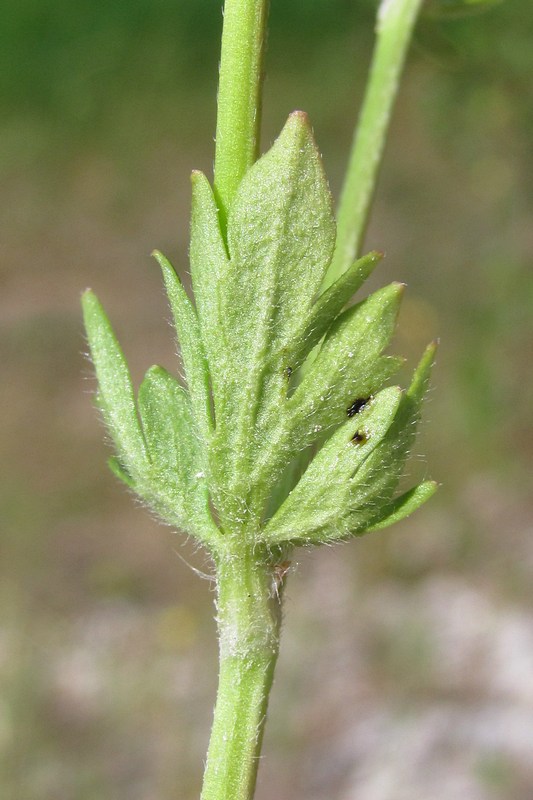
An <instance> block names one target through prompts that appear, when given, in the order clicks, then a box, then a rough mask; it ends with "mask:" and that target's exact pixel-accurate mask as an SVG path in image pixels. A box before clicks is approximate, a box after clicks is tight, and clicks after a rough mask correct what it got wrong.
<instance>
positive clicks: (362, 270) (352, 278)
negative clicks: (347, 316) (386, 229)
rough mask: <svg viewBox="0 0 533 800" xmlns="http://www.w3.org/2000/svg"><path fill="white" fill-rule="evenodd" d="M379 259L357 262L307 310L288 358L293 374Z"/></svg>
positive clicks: (370, 255)
mask: <svg viewBox="0 0 533 800" xmlns="http://www.w3.org/2000/svg"><path fill="white" fill-rule="evenodd" d="M382 258H383V254H382V253H378V252H376V251H373V252H371V253H368V254H367V255H366V256H363V257H362V258H359V259H358V260H357V261H356V262H355V263H354V264H352V266H351V267H350V268H349V269H347V270H346V271H345V272H344V273H343V274H342V275H341V276H340V278H339V279H338V280H337V281H335V283H334V284H333V285H332V286H330V287H329V288H328V289H326V290H325V291H324V292H323V293H322V294H321V295H320V297H319V298H318V299H317V300H316V302H315V303H314V304H313V306H312V308H311V309H310V312H309V318H308V320H307V322H306V324H305V327H304V329H303V333H302V334H301V337H300V342H298V344H297V345H296V347H294V346H293V349H294V351H295V352H294V355H291V356H290V358H291V359H292V360H291V368H292V369H293V370H294V369H295V368H296V367H299V366H300V364H301V363H302V361H303V359H304V358H305V357H306V356H307V355H308V354H309V353H310V352H311V350H312V349H313V348H314V347H315V345H317V344H318V342H319V341H320V339H321V338H322V336H323V335H324V334H325V332H326V331H327V329H328V328H329V327H330V325H331V323H332V322H333V320H334V319H335V318H336V317H337V316H338V315H339V314H340V313H341V311H342V309H343V308H344V306H345V305H346V304H347V303H348V302H349V300H350V299H351V298H352V297H353V295H354V294H355V293H356V292H357V290H358V289H359V288H360V287H361V286H362V285H363V283H364V282H365V281H366V279H367V278H368V276H369V275H370V274H371V273H372V271H373V270H374V268H375V266H376V264H378V263H379V261H381V259H382Z"/></svg>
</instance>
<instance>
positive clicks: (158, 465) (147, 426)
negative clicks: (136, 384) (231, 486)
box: [138, 366, 214, 539]
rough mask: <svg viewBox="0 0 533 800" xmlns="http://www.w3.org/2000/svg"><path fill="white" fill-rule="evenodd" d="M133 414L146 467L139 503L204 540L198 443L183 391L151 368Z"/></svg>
mask: <svg viewBox="0 0 533 800" xmlns="http://www.w3.org/2000/svg"><path fill="white" fill-rule="evenodd" d="M138 403H139V412H140V415H141V421H142V425H143V430H144V434H145V437H146V442H147V446H148V451H149V454H150V458H151V462H152V468H151V470H150V476H149V484H148V486H147V488H146V489H145V491H144V495H145V499H146V500H148V502H150V504H151V505H152V506H153V507H154V508H155V509H156V510H157V511H158V512H159V513H160V514H161V516H163V517H164V518H165V519H166V520H167V521H171V522H173V523H174V524H175V525H178V526H179V527H181V528H183V529H184V530H187V531H194V532H195V533H196V534H197V535H198V538H200V539H202V538H206V536H207V538H208V539H209V534H210V533H211V532H212V529H213V527H214V525H213V523H212V520H211V516H210V513H209V496H208V491H207V485H206V476H205V473H204V471H203V469H202V452H201V442H200V441H199V439H198V433H197V430H196V426H195V424H194V418H193V413H192V409H191V404H190V400H189V397H188V395H187V392H186V391H185V389H184V388H183V387H182V386H181V385H180V384H179V383H178V381H177V380H176V379H175V378H174V377H173V376H172V375H170V374H169V373H168V372H167V371H166V370H165V369H163V368H162V367H158V366H154V367H151V368H150V369H149V370H148V372H147V373H146V375H145V377H144V380H143V382H142V384H141V387H140V389H139V396H138Z"/></svg>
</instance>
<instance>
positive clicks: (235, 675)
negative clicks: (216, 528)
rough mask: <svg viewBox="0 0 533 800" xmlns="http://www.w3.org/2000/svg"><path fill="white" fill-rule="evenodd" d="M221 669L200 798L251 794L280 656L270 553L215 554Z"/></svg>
mask: <svg viewBox="0 0 533 800" xmlns="http://www.w3.org/2000/svg"><path fill="white" fill-rule="evenodd" d="M217 623H218V631H219V639H220V672H219V687H218V694H217V701H216V707H215V715H214V720H213V727H212V730H211V740H210V743H209V751H208V754H207V763H206V769H205V775H204V786H203V790H202V798H201V800H251V799H252V797H253V794H254V789H255V782H256V777H257V768H258V765H259V755H260V750H261V742H262V738H263V729H264V724H265V718H266V710H267V704H268V696H269V692H270V688H271V686H272V680H273V676H274V667H275V664H276V659H277V656H278V649H279V634H280V624H281V601H280V594H279V591H278V587H277V585H276V581H275V569H274V568H273V567H272V566H271V565H269V564H268V560H267V556H266V554H265V556H264V558H262V559H261V558H259V559H258V558H257V557H256V556H254V555H253V553H252V548H251V547H250V548H247V547H246V546H245V545H243V543H237V546H236V548H235V552H233V553H229V554H226V555H224V556H223V557H222V558H218V559H217Z"/></svg>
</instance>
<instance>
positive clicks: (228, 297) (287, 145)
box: [210, 112, 335, 496]
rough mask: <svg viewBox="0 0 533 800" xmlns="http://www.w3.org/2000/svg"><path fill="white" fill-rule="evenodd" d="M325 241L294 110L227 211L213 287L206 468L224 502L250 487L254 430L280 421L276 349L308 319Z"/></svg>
mask: <svg viewBox="0 0 533 800" xmlns="http://www.w3.org/2000/svg"><path fill="white" fill-rule="evenodd" d="M334 239H335V223H334V219H333V213H332V208H331V197H330V194H329V190H328V187H327V182H326V179H325V176H324V173H323V169H322V163H321V160H320V155H319V153H318V150H317V148H316V145H315V143H314V140H313V136H312V132H311V129H310V126H309V123H308V121H307V118H306V116H305V115H304V114H302V113H301V112H296V113H295V114H293V115H291V117H289V120H288V122H287V124H286V125H285V128H284V129H283V131H282V133H281V134H280V136H279V138H278V139H277V141H276V142H275V144H274V145H273V147H272V148H271V149H270V150H269V152H268V153H266V155H264V156H263V157H262V158H260V159H259V161H257V162H256V164H255V165H254V166H253V167H252V168H251V169H250V170H249V172H248V173H247V174H246V175H245V177H244V179H243V181H242V182H241V184H240V186H239V189H238V191H237V193H236V196H235V198H234V201H233V203H232V205H231V208H230V209H229V215H228V250H229V255H230V261H229V264H228V265H227V267H226V268H225V270H224V271H223V273H222V274H221V277H220V281H219V284H218V294H219V312H218V313H219V314H220V318H221V320H222V331H223V334H222V335H221V336H220V338H219V341H218V343H217V344H216V345H215V346H214V348H213V353H212V355H211V356H210V364H211V359H212V360H213V362H214V363H215V364H216V365H221V364H222V365H223V366H222V369H220V368H219V371H220V372H221V379H220V380H218V383H217V385H216V386H215V392H214V395H215V396H214V403H215V415H216V437H215V450H216V454H215V458H214V463H215V464H216V465H217V466H218V470H217V474H218V476H219V479H220V482H222V483H224V482H225V484H226V485H225V487H224V494H225V495H226V496H229V495H242V493H243V492H245V491H246V487H248V486H249V476H250V470H251V465H252V463H253V462H254V460H255V452H254V450H255V444H254V443H257V442H258V438H257V436H256V435H255V429H256V427H257V425H259V427H261V425H262V424H263V422H264V421H265V420H271V419H272V417H273V416H274V417H275V416H276V415H277V414H279V411H280V404H282V403H283V401H284V399H285V397H286V393H287V379H286V373H285V368H286V366H287V364H286V363H285V362H286V353H285V349H286V347H287V344H288V343H290V342H294V341H295V340H297V339H298V336H299V335H301V332H302V331H303V329H304V327H305V324H306V322H307V321H308V319H309V312H310V309H311V307H312V304H313V302H314V299H315V295H316V294H317V292H318V290H319V288H320V285H321V282H322V278H323V276H324V273H325V270H326V269H327V266H328V263H329V261H330V259H331V255H332V252H333V246H334ZM217 348H218V350H217ZM222 350H224V353H222ZM218 351H220V352H218ZM216 369H217V367H215V371H216Z"/></svg>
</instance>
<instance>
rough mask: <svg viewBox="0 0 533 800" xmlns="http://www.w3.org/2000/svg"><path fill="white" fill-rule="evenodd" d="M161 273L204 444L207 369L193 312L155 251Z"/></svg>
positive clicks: (209, 424) (208, 428) (208, 423)
mask: <svg viewBox="0 0 533 800" xmlns="http://www.w3.org/2000/svg"><path fill="white" fill-rule="evenodd" d="M153 255H154V257H155V258H156V259H157V261H158V263H159V265H160V267H161V270H162V272H163V280H164V282H165V288H166V291H167V295H168V299H169V303H170V307H171V310H172V315H173V317H174V324H175V327H176V332H177V335H178V341H179V345H180V349H181V356H182V359H183V366H184V369H185V377H186V380H187V386H188V388H189V394H190V398H191V405H192V413H193V417H194V420H195V422H196V425H197V428H198V433H199V434H200V436H201V437H202V439H203V442H204V444H205V445H207V442H208V441H209V438H210V435H211V432H212V430H213V419H212V411H211V397H210V385H209V370H208V366H207V361H206V358H205V353H204V348H203V344H202V339H201V335H200V329H199V325H198V318H197V316H196V311H195V310H194V308H193V305H192V303H191V301H190V300H189V298H188V297H187V292H186V291H185V289H184V288H183V286H182V283H181V281H180V279H179V278H178V276H177V275H176V272H175V271H174V268H173V267H172V265H171V263H170V262H169V261H168V259H166V258H165V256H164V255H162V253H160V252H158V251H157V250H155V251H154V253H153Z"/></svg>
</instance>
